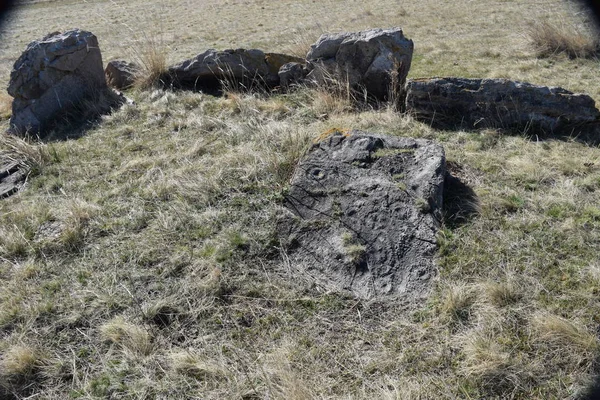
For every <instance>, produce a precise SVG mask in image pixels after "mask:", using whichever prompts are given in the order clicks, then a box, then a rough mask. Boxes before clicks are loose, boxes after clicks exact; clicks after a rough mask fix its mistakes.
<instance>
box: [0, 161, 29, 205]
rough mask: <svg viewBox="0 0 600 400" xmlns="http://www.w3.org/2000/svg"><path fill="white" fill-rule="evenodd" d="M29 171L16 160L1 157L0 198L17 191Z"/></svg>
mask: <svg viewBox="0 0 600 400" xmlns="http://www.w3.org/2000/svg"><path fill="white" fill-rule="evenodd" d="M28 172H29V171H28V169H27V168H24V167H23V166H22V165H21V164H19V163H18V162H16V161H11V160H6V161H3V160H1V159H0V199H2V198H4V197H8V196H10V195H12V194H14V193H16V192H17V191H18V190H19V189H20V188H21V187H22V186H23V183H24V181H25V178H26V177H27V173H28Z"/></svg>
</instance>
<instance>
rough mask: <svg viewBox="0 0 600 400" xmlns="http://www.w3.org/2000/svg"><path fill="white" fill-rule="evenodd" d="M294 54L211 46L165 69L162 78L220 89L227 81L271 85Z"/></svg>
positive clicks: (244, 85)
mask: <svg viewBox="0 0 600 400" xmlns="http://www.w3.org/2000/svg"><path fill="white" fill-rule="evenodd" d="M298 60H299V59H298V58H297V57H293V56H288V55H285V54H278V53H266V54H265V53H264V52H263V51H262V50H257V49H250V50H246V49H236V50H224V51H217V50H214V49H210V50H207V51H205V52H204V53H202V54H199V55H197V56H196V57H194V58H191V59H189V60H186V61H183V62H181V63H179V64H177V65H174V66H171V67H169V69H168V73H167V76H166V77H164V79H163V81H166V82H171V83H172V84H173V85H174V86H176V87H180V88H186V89H199V90H205V91H209V92H210V91H220V89H221V83H222V82H226V83H227V84H229V85H232V86H233V87H236V88H254V87H274V86H277V85H278V84H279V76H278V72H279V69H280V68H281V66H283V65H284V64H286V63H289V62H292V61H298Z"/></svg>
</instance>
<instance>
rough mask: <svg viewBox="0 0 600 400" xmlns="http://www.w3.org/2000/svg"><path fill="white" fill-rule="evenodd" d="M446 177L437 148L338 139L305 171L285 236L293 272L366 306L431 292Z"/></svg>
mask: <svg viewBox="0 0 600 400" xmlns="http://www.w3.org/2000/svg"><path fill="white" fill-rule="evenodd" d="M444 177H445V157H444V150H443V148H442V147H441V146H440V145H438V144H436V143H434V142H431V141H428V140H422V139H411V138H401V137H393V136H384V135H372V134H368V133H365V132H361V131H350V132H347V133H343V132H339V131H338V132H334V133H333V134H331V135H329V136H327V137H325V138H324V139H323V140H321V141H320V142H318V143H315V144H314V145H313V146H312V148H311V149H310V150H309V151H308V153H307V154H306V156H305V157H304V158H303V160H302V161H301V162H300V164H299V165H298V168H297V170H296V172H295V173H294V176H293V178H292V182H291V183H292V184H291V188H290V190H289V193H288V194H287V195H286V196H285V208H286V210H285V211H284V212H283V215H282V216H281V218H280V219H279V221H278V232H279V234H280V238H281V241H282V243H283V244H284V245H285V246H286V247H285V248H286V250H287V252H288V257H289V260H290V263H291V265H292V266H294V267H295V268H297V269H298V271H299V272H298V273H300V274H304V275H305V276H310V277H312V278H311V279H315V280H316V281H317V282H319V283H320V284H323V285H325V286H329V287H335V288H338V289H346V290H349V291H351V292H352V293H354V294H355V295H356V296H358V297H361V298H373V297H377V296H394V297H398V298H402V299H404V300H407V301H410V300H412V299H417V298H422V297H423V296H425V295H426V294H427V293H428V288H429V281H430V278H431V277H432V276H433V275H434V274H435V267H434V260H433V257H434V254H435V250H436V233H437V230H438V227H439V225H440V219H441V207H442V200H443V199H442V196H443V183H444Z"/></svg>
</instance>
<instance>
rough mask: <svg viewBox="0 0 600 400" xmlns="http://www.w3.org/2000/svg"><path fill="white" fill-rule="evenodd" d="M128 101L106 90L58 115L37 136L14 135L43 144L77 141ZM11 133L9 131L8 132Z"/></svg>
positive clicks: (115, 92) (117, 93) (119, 94)
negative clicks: (104, 117)
mask: <svg viewBox="0 0 600 400" xmlns="http://www.w3.org/2000/svg"><path fill="white" fill-rule="evenodd" d="M128 101H130V100H128V99H127V98H126V97H125V96H124V95H123V94H122V93H121V92H117V91H113V90H112V89H108V90H106V91H103V92H101V93H97V94H96V95H94V96H93V97H92V98H88V99H85V100H83V101H81V102H80V103H79V104H77V105H75V106H74V107H73V108H71V109H69V111H68V112H66V113H64V114H62V115H60V116H59V117H57V118H56V119H54V120H53V121H52V122H49V123H48V124H47V126H46V127H45V128H44V129H43V130H42V131H40V132H38V133H37V134H34V133H27V134H24V135H22V134H16V135H17V136H20V137H26V138H27V139H30V140H33V141H36V140H37V141H40V142H43V143H50V142H60V141H64V140H69V139H78V138H80V137H83V136H85V135H86V134H87V132H88V131H89V130H91V129H92V128H93V127H94V126H96V125H97V124H98V123H99V122H100V121H101V119H102V117H103V116H105V115H109V114H111V113H113V112H115V111H116V110H118V109H119V108H120V107H121V106H122V105H123V104H125V103H127V102H128ZM8 132H9V133H12V132H11V130H10V129H9V130H8Z"/></svg>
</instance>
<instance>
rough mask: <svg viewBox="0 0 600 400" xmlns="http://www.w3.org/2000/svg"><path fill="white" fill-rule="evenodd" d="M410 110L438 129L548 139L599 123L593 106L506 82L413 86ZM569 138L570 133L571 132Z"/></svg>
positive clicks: (578, 97) (430, 81) (434, 81)
mask: <svg viewBox="0 0 600 400" xmlns="http://www.w3.org/2000/svg"><path fill="white" fill-rule="evenodd" d="M407 87H408V93H407V98H406V110H407V111H408V112H409V113H411V114H412V115H414V116H415V117H416V118H417V119H419V120H421V121H424V122H426V123H428V124H431V125H433V126H435V127H438V128H445V127H451V128H456V127H458V128H469V129H472V128H503V129H508V130H517V131H525V132H528V133H535V134H538V133H539V134H545V133H552V132H557V131H560V130H565V129H567V130H571V129H572V128H574V127H577V126H578V125H584V124H588V123H592V122H594V121H597V120H598V118H599V117H600V112H598V110H597V109H596V107H595V104H594V100H593V99H592V98H591V97H589V96H587V95H585V94H578V93H572V92H569V91H568V90H565V89H563V88H559V87H546V86H538V85H532V84H530V83H525V82H517V81H511V80H508V79H468V78H427V79H415V80H409V82H408V84H407ZM569 133H571V132H569Z"/></svg>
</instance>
